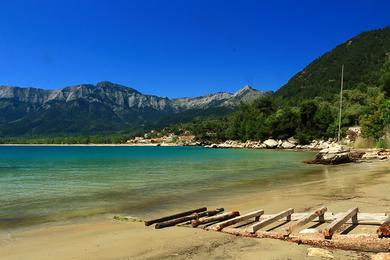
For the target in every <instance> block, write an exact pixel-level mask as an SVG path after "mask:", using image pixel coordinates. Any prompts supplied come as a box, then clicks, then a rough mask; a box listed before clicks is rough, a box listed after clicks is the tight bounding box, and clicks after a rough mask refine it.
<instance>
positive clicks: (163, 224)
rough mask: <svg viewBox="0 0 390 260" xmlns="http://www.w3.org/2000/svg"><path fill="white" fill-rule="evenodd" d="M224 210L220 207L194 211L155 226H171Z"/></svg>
mask: <svg viewBox="0 0 390 260" xmlns="http://www.w3.org/2000/svg"><path fill="white" fill-rule="evenodd" d="M223 211H224V209H223V208H219V209H215V210H208V211H203V212H199V213H194V214H192V215H189V216H184V217H181V218H176V219H171V220H167V221H164V222H159V223H157V224H156V225H155V226H154V227H155V228H156V229H160V228H165V227H171V226H174V225H177V224H180V223H183V222H187V221H191V220H193V219H198V218H201V217H211V216H214V215H216V214H218V213H221V212H223Z"/></svg>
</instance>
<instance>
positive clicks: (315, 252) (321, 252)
mask: <svg viewBox="0 0 390 260" xmlns="http://www.w3.org/2000/svg"><path fill="white" fill-rule="evenodd" d="M307 256H314V257H321V258H322V257H323V258H329V259H334V256H333V255H332V253H331V252H330V251H328V250H325V249H321V248H314V247H311V248H308V249H307Z"/></svg>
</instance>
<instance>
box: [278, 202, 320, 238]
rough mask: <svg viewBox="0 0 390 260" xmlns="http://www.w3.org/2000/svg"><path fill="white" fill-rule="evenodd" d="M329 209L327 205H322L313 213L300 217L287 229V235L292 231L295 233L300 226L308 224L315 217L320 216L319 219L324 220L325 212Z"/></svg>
mask: <svg viewBox="0 0 390 260" xmlns="http://www.w3.org/2000/svg"><path fill="white" fill-rule="evenodd" d="M326 211H327V208H326V207H322V208H319V209H317V210H316V211H314V212H313V213H311V214H308V215H307V216H305V217H303V218H301V219H299V220H298V221H297V222H295V223H293V224H291V225H290V226H289V227H288V228H287V230H286V234H285V235H286V236H288V235H290V234H291V233H293V232H294V231H296V230H297V229H299V228H300V227H302V226H304V225H306V224H307V223H309V222H311V221H312V220H314V219H315V218H319V220H320V221H321V222H324V221H325V220H324V214H325V212H326Z"/></svg>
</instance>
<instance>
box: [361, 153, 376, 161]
mask: <svg viewBox="0 0 390 260" xmlns="http://www.w3.org/2000/svg"><path fill="white" fill-rule="evenodd" d="M362 159H364V160H373V159H378V153H376V152H367V153H365V154H363V156H362Z"/></svg>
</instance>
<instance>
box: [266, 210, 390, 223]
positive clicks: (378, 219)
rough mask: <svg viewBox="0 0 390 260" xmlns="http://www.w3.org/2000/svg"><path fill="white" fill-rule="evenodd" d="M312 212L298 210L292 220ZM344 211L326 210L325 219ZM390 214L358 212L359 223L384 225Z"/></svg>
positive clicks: (335, 216) (327, 220)
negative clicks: (335, 212) (333, 211)
mask: <svg viewBox="0 0 390 260" xmlns="http://www.w3.org/2000/svg"><path fill="white" fill-rule="evenodd" d="M309 213H310V212H298V213H293V214H292V215H291V221H298V220H299V219H301V218H303V217H305V216H307V215H308V214H309ZM343 214H344V212H342V213H337V214H334V213H332V212H325V214H324V220H325V222H329V223H330V222H332V221H334V220H335V219H337V218H338V217H340V216H341V215H343ZM273 216H275V215H274V214H264V215H261V217H260V220H263V219H267V218H270V217H273ZM387 218H388V216H386V214H385V213H364V212H363V213H361V212H358V222H357V223H358V224H359V225H382V224H383V223H384V222H385V221H386V220H387ZM278 221H284V220H278ZM312 222H319V219H314V220H312ZM345 224H352V219H348V220H347V222H346V223H345Z"/></svg>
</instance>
